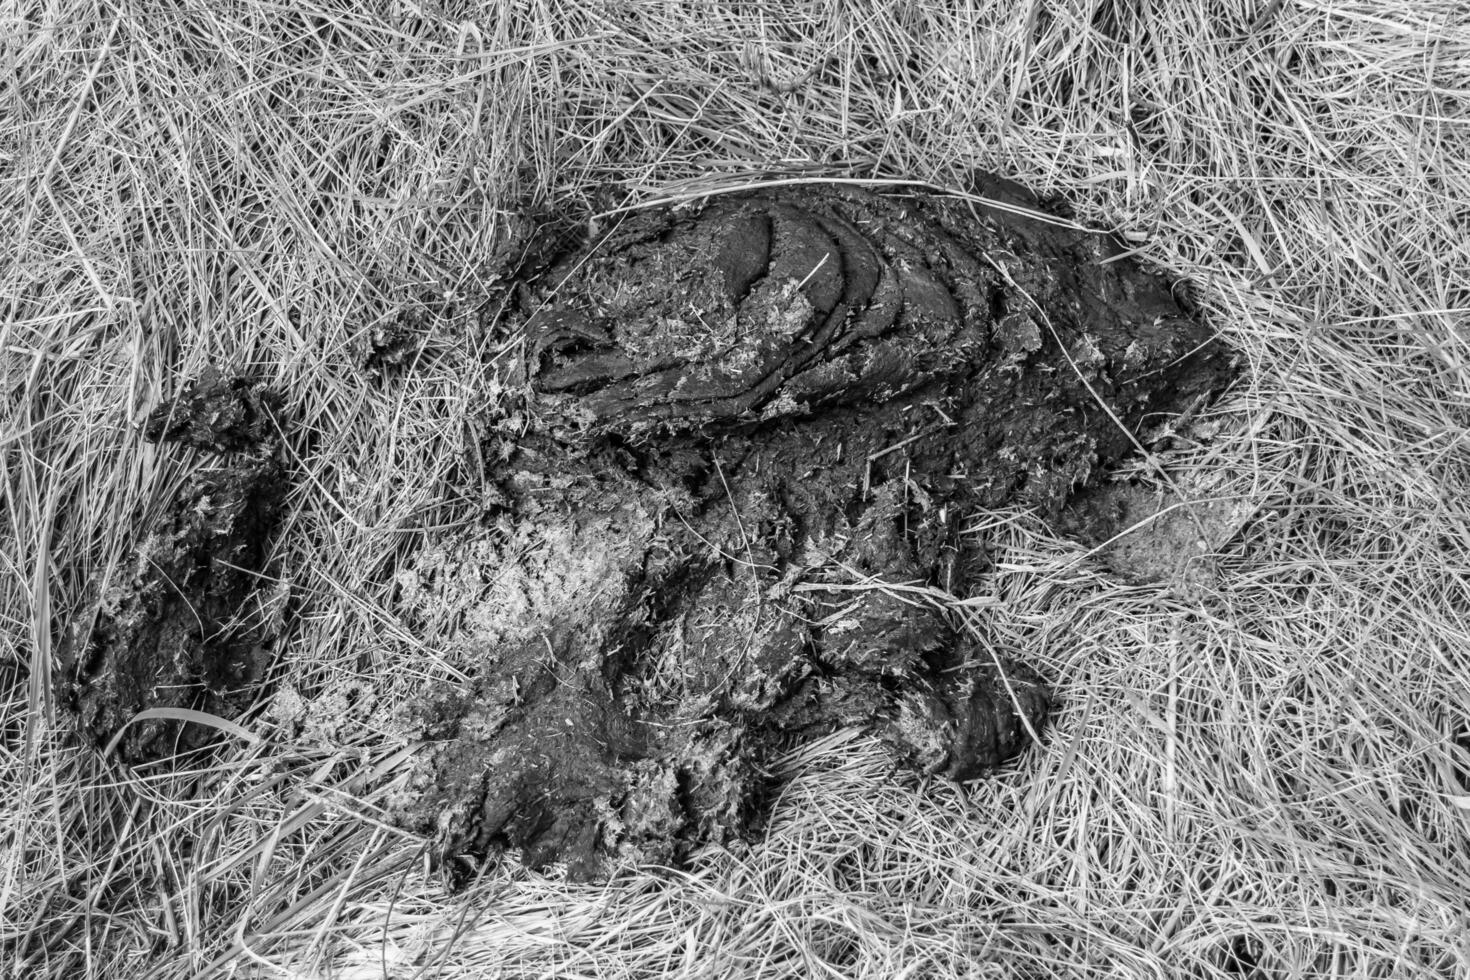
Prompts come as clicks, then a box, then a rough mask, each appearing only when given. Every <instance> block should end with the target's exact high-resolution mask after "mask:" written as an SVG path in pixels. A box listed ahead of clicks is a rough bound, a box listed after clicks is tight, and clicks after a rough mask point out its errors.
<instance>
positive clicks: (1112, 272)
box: [61, 187, 1231, 880]
mask: <svg viewBox="0 0 1470 980" xmlns="http://www.w3.org/2000/svg"><path fill="white" fill-rule="evenodd" d="M519 296H520V298H519V308H518V310H517V311H515V312H514V313H513V315H512V316H511V317H510V319H509V323H508V327H509V329H510V330H512V331H514V334H513V335H514V336H516V337H519V338H520V348H519V349H520V351H521V354H520V356H519V357H517V358H515V359H513V361H512V362H511V363H509V364H506V363H501V364H499V365H498V366H497V370H498V371H499V372H500V380H501V382H502V384H503V387H505V388H506V389H507V390H509V391H511V392H512V393H513V394H512V396H511V397H510V398H509V399H497V404H496V405H494V406H490V407H488V408H487V410H486V411H487V415H488V416H493V418H492V419H490V422H491V424H489V425H487V427H486V429H487V431H489V432H491V433H493V435H491V436H490V437H488V438H487V440H486V442H485V444H484V445H482V446H480V447H477V448H478V450H479V452H478V455H479V458H480V459H481V460H483V461H485V462H484V465H483V469H482V472H483V478H482V479H483V485H482V486H480V487H479V488H478V490H479V491H480V493H481V496H482V498H483V499H484V500H485V505H484V512H483V515H482V517H481V519H480V520H479V521H478V523H477V524H476V525H475V526H474V527H471V528H469V529H466V530H465V531H464V532H462V535H461V540H460V541H459V542H458V544H457V545H455V546H454V547H457V548H458V553H461V554H470V553H473V554H475V555H476V556H477V560H478V561H480V562H481V563H483V565H484V566H485V567H486V568H487V569H488V570H489V572H488V573H487V574H486V575H485V576H484V578H483V582H482V585H483V588H482V589H481V590H480V593H479V594H478V595H477V596H476V597H475V608H474V609H473V610H471V611H470V613H469V614H467V615H466V616H464V617H462V618H463V619H464V621H465V622H466V623H468V624H470V625H469V626H466V628H465V629H464V630H463V632H462V635H460V636H457V637H438V638H436V639H440V640H443V641H445V642H454V643H457V644H458V645H459V647H460V650H461V652H462V653H463V654H464V656H462V657H461V658H460V662H461V663H464V664H468V673H469V674H470V675H471V681H470V683H469V684H468V685H463V686H460V687H454V686H447V687H446V688H445V689H443V690H439V691H433V692H429V693H427V694H425V695H424V696H423V697H421V698H420V699H419V700H418V701H417V702H416V703H414V704H413V705H412V706H411V707H410V708H409V709H408V711H407V713H406V717H407V718H408V720H409V723H410V725H411V727H412V729H413V734H414V735H416V736H417V737H419V738H421V739H423V740H424V742H425V747H424V749H423V750H422V751H421V752H420V753H419V755H418V757H417V760H416V762H415V763H414V769H413V771H412V773H411V774H410V778H409V785H408V789H407V791H406V792H405V793H404V794H402V795H401V797H400V799H399V802H398V805H397V807H396V810H395V812H394V818H395V819H396V820H398V821H399V822H400V823H401V824H402V825H404V826H407V827H410V828H412V829H415V830H417V831H420V832H423V833H425V834H428V835H432V836H434V837H435V838H436V839H437V845H438V846H437V851H438V853H439V854H440V855H441V857H442V858H443V860H444V862H445V867H446V869H447V870H448V871H449V873H450V876H451V878H452V879H460V880H462V879H463V878H464V877H465V876H466V875H471V874H473V873H474V872H475V870H476V869H477V868H478V867H479V866H480V865H481V862H482V861H483V859H485V858H487V857H491V856H494V855H497V854H501V853H504V852H507V851H516V852H518V853H519V855H520V857H521V859H522V860H523V861H524V862H525V863H526V864H528V865H530V866H533V867H537V868H544V867H548V866H558V867H562V868H564V869H565V871H566V873H567V874H568V875H570V876H571V877H574V878H596V877H600V876H603V875H605V874H607V873H608V872H609V871H610V870H612V869H613V868H614V867H616V866H617V865H618V864H620V863H625V862H633V863H638V864H658V865H678V864H680V863H681V862H685V861H687V860H688V859H689V858H690V857H691V856H693V855H694V854H695V853H696V852H697V851H699V850H700V849H701V848H703V847H705V846H708V845H715V846H721V845H731V844H733V843H735V842H738V841H741V840H744V839H747V838H748V837H749V835H750V834H751V833H752V832H754V831H755V830H757V829H758V828H759V827H760V825H761V821H762V815H763V813H764V811H765V807H766V805H767V802H768V800H769V797H770V795H771V792H772V789H773V787H772V785H771V777H770V770H771V765H772V763H773V762H774V761H775V760H776V759H778V758H779V757H780V756H782V755H783V754H784V753H787V752H789V751H790V750H791V749H792V748H793V747H796V746H798V745H800V744H801V743H802V742H803V741H806V740H810V739H812V738H814V737H817V736H820V735H823V734H826V733H829V732H831V731H833V730H835V729H837V728H841V727H847V726H862V727H866V728H867V729H869V730H870V731H872V732H874V733H875V734H877V735H878V736H879V737H881V738H882V739H883V740H884V741H885V742H886V743H887V744H888V745H890V746H891V747H892V750H893V754H894V758H895V760H896V761H897V762H898V763H899V764H901V765H903V766H906V767H909V768H910V769H912V770H913V771H916V772H920V773H927V774H935V775H939V776H943V777H947V778H950V779H955V780H965V779H970V778H973V777H976V776H979V775H983V774H985V773H986V772H988V771H990V770H993V769H994V768H995V767H996V766H998V765H1000V764H1002V763H1003V762H1005V761H1006V760H1007V759H1009V758H1011V757H1012V756H1014V755H1015V754H1016V753H1017V752H1019V751H1020V750H1021V749H1023V748H1024V746H1025V745H1026V744H1027V743H1028V742H1029V741H1030V740H1031V739H1033V738H1034V737H1037V736H1038V735H1040V733H1042V732H1043V729H1044V724H1045V719H1046V715H1047V711H1048V709H1049V707H1050V705H1051V701H1052V696H1051V693H1050V689H1049V687H1048V684H1047V682H1046V680H1045V679H1044V678H1043V677H1041V676H1040V675H1039V674H1038V673H1037V672H1035V671H1034V670H1032V669H1030V668H1029V667H1028V666H1026V665H1025V664H1024V663H1022V662H1019V661H1018V660H1016V659H1013V658H1012V657H1007V656H1002V655H999V654H997V653H996V652H995V649H994V645H993V644H989V643H987V642H985V639H984V637H977V636H975V635H974V634H973V633H970V632H967V631H966V629H964V628H961V626H960V624H959V623H957V622H955V621H954V620H953V619H952V618H950V617H949V616H947V614H946V612H945V606H944V603H943V602H942V601H938V600H941V599H942V598H943V597H945V596H947V595H953V596H960V597H963V596H966V595H968V594H969V592H970V591H971V590H972V588H973V586H974V583H975V582H976V581H977V580H978V577H979V576H980V575H981V574H983V573H984V571H985V570H986V568H987V562H988V560H989V559H988V556H987V555H986V554H985V553H984V551H983V548H982V547H980V546H979V545H978V544H976V543H975V541H974V540H973V536H968V535H966V533H965V529H966V527H967V526H968V523H969V522H970V521H971V520H972V518H973V517H974V516H975V514H976V513H977V512H978V511H980V510H983V509H986V508H995V507H1001V506H1015V505H1021V506H1027V507H1030V508H1033V509H1034V510H1036V511H1037V512H1038V513H1039V514H1040V515H1041V516H1043V517H1045V518H1054V517H1055V516H1056V515H1058V514H1059V513H1060V511H1061V509H1062V508H1063V507H1064V505H1065V504H1066V503H1067V501H1068V499H1069V497H1070V496H1071V495H1072V494H1073V492H1074V491H1075V490H1076V489H1078V488H1081V487H1085V486H1087V485H1089V484H1090V483H1095V482H1096V481H1097V478H1098V477H1099V476H1100V475H1101V474H1103V473H1105V472H1106V471H1107V470H1108V468H1109V467H1111V466H1113V465H1114V464H1116V463H1117V462H1119V461H1120V460H1122V459H1123V458H1124V457H1125V456H1126V455H1127V454H1129V453H1130V452H1131V451H1132V450H1133V449H1134V448H1135V446H1136V440H1137V439H1139V438H1142V437H1144V436H1143V435H1142V434H1143V433H1145V432H1146V431H1147V430H1148V429H1149V428H1150V427H1151V426H1153V425H1154V424H1155V423H1157V422H1158V421H1159V420H1161V419H1163V418H1166V417H1168V416H1169V415H1171V414H1177V413H1180V412H1183V411H1187V410H1190V409H1193V408H1195V407H1197V406H1199V405H1200V404H1201V403H1203V402H1204V401H1206V400H1208V399H1209V398H1210V397H1211V396H1213V395H1214V394H1215V393H1217V392H1218V391H1219V390H1220V389H1221V388H1222V387H1223V386H1224V385H1225V384H1226V383H1227V382H1228V380H1229V378H1230V373H1231V364H1230V359H1229V356H1228V352H1227V351H1225V350H1224V349H1223V348H1222V347H1221V346H1220V345H1218V344H1217V343H1215V342H1213V340H1212V338H1211V335H1210V333H1209V331H1208V330H1207V329H1206V328H1205V327H1204V326H1203V325H1201V324H1200V323H1199V322H1198V321H1197V320H1196V319H1194V318H1193V317H1191V316H1190V315H1188V314H1187V313H1186V311H1185V310H1184V309H1182V308H1181V306H1180V304H1179V302H1178V301H1177V300H1176V298H1175V296H1174V294H1173V293H1172V292H1171V290H1170V288H1169V285H1168V283H1167V282H1166V281H1165V280H1163V279H1161V278H1160V277H1159V276H1157V275H1156V274H1153V273H1151V272H1148V271H1146V270H1144V269H1141V268H1140V267H1138V266H1137V265H1136V264H1134V263H1133V262H1131V261H1130V260H1128V259H1126V258H1119V257H1118V256H1117V255H1116V252H1115V249H1113V248H1112V247H1111V246H1110V245H1109V243H1108V242H1107V241H1106V240H1105V239H1104V238H1102V237H1100V236H1094V235H1087V234H1081V233H1077V232H1073V231H1069V230H1065V229H1063V228H1061V227H1060V226H1058V225H1055V224H1052V223H1047V222H1042V221H1038V220H1035V219H1032V218H1025V217H1018V216H1015V215H1013V214H1012V213H1009V212H1006V211H1001V210H990V209H983V210H982V209H977V208H975V207H972V206H971V205H969V204H967V203H965V202H964V201H962V200H958V199H953V198H945V197H939V196H934V195H913V194H905V195H894V196H880V195H876V194H872V193H866V192H862V191H856V190H847V189H836V188H831V187H824V188H818V187H803V188H797V189H785V190H779V191H766V192H756V193H746V194H741V195H733V196H725V197H717V198H713V199H711V200H709V201H707V202H706V203H704V204H703V205H702V206H699V207H688V208H678V209H671V208H663V209H659V210H649V211H645V212H641V213H638V214H636V215H635V216H632V217H629V218H627V219H626V220H623V221H622V222H621V223H619V224H618V225H617V226H616V227H614V228H612V229H611V230H610V231H608V232H607V233H606V234H605V235H603V236H601V237H600V238H598V240H596V241H593V242H589V243H586V244H583V245H581V246H580V247H577V248H575V249H573V250H572V251H571V252H569V253H567V254H564V255H562V256H560V257H559V258H555V259H554V260H552V261H550V262H549V263H548V264H547V265H546V266H545V267H544V268H542V269H541V270H539V272H537V274H535V275H534V276H531V277H529V278H528V279H527V281H525V282H524V283H523V284H522V288H521V290H520V294H519ZM196 403H197V404H196ZM274 405H275V402H273V401H272V400H271V399H270V397H269V396H268V395H267V394H266V393H263V392H262V391H261V390H260V389H259V388H258V387H254V386H251V385H249V384H247V383H245V382H242V381H238V380H236V381H230V380H227V379H222V378H219V377H216V376H210V377H208V378H205V379H203V380H202V381H201V383H200V384H198V385H195V386H193V387H191V388H190V389H188V391H187V392H186V395H185V397H184V399H183V400H182V401H181V402H180V404H178V405H175V406H171V407H169V408H168V409H167V411H166V412H165V413H164V414H160V415H157V416H155V421H154V423H153V425H152V428H151V434H152V435H153V437H154V438H155V439H158V440H161V441H165V442H167V441H173V442H176V443H182V444H184V445H188V446H192V447H193V448H196V449H201V450H207V451H208V452H210V453H212V454H215V455H216V456H217V457H218V458H219V460H220V461H221V462H220V465H218V466H215V467H213V468H207V469H206V470H205V471H203V473H202V474H201V475H200V476H199V477H197V478H196V479H195V481H194V482H193V483H191V484H189V485H188V486H186V487H185V488H184V489H183V490H182V491H181V493H180V495H179V497H178V500H177V501H176V503H175V506H174V507H173V509H172V511H170V513H168V514H166V515H164V517H163V518H162V519H161V520H160V521H159V522H158V527H157V528H156V529H155V531H154V533H153V534H151V535H149V536H148V538H147V541H146V543H145V546H144V549H143V551H144V552H146V553H143V552H140V556H139V561H138V562H137V563H136V568H135V569H134V571H135V573H136V574H133V575H131V576H130V577H127V578H126V580H123V581H119V582H116V583H113V584H112V586H111V587H110V589H109V591H108V593H107V595H105V596H102V597H99V598H98V601H97V602H96V603H95V604H94V606H93V608H92V610H91V614H90V615H89V616H88V617H84V618H83V619H82V620H81V621H79V622H80V625H78V626H76V627H75V628H74V629H73V630H72V633H73V634H74V635H70V636H69V639H68V641H67V643H66V644H65V645H64V649H65V651H66V653H65V655H64V663H63V668H64V669H63V670H62V674H61V683H62V688H63V694H64V695H65V698H66V699H67V701H68V703H70V704H72V705H73V706H74V707H76V708H77V712H78V715H79V718H80V720H81V724H80V727H81V729H82V730H83V731H85V732H87V733H88V734H90V735H92V736H94V737H96V738H97V739H98V740H105V739H107V738H110V737H111V736H112V734H113V733H115V732H116V731H117V730H118V729H120V728H121V727H122V726H123V725H124V724H126V722H127V721H128V719H129V718H131V717H132V716H133V715H134V714H135V713H136V712H137V711H140V710H143V709H146V708H148V707H155V706H157V705H158V704H159V703H160V701H159V698H160V697H164V698H165V701H164V702H163V703H166V704H167V705H170V706H175V707H205V708H207V709H208V710H211V711H214V712H216V713H218V714H222V715H225V716H229V715H231V714H235V713H238V711H239V710H242V708H241V703H240V701H239V698H238V691H239V690H240V688H241V686H242V685H245V686H248V683H249V682H250V681H251V680H252V679H253V678H258V676H259V673H260V667H259V664H257V663H256V662H255V659H254V658H255V657H256V655H257V654H258V653H259V651H260V649H261V645H262V644H263V643H268V642H270V641H271V640H272V639H273V638H269V637H261V636H258V635H254V634H252V633H251V632H250V629H249V628H246V627H244V626H242V625H241V624H242V623H244V622H248V617H241V616H239V612H240V610H241V609H242V608H243V607H244V605H245V604H246V603H247V602H248V601H249V599H250V596H249V595H248V593H249V592H250V590H251V589H252V588H255V587H256V586H255V583H256V582H257V580H261V579H262V578H263V576H262V575H261V574H260V573H261V571H262V569H263V562H264V560H265V559H264V556H265V554H266V550H265V548H266V546H265V542H266V540H267V538H268V536H269V534H270V533H271V531H272V528H273V527H274V525H275V521H276V517H277V515H278V513H279V510H280V502H281V499H282V498H281V492H282V485H283V484H284V482H285V475H284V471H283V470H282V469H281V468H280V465H279V464H278V463H277V462H276V460H277V458H278V454H277V453H276V441H275V434H276V433H277V432H279V426H278V425H275V424H274V422H273V424H272V427H271V431H270V432H269V433H267V432H257V431H255V429H256V428H260V425H259V424H258V423H260V421H261V420H266V419H269V420H274V419H275V414H274ZM161 411H163V410H161ZM1099 519H1101V518H1099ZM1074 523H1075V522H1074ZM1080 530H1081V531H1082V532H1084V533H1085V532H1087V531H1088V530H1089V529H1088V528H1081V529H1080ZM1091 530H1093V531H1097V530H1098V529H1096V528H1094V529H1091ZM451 550H453V548H451ZM441 558H442V552H441ZM412 565H413V559H412V558H410V560H409V562H408V567H406V568H405V569H404V570H403V573H402V574H403V575H404V576H405V578H404V579H403V581H405V582H409V581H411V580H413V579H414V574H415V573H414V569H413V567H412ZM413 591H414V590H413V589H409V588H407V587H405V589H404V594H403V595H402V597H401V598H402V602H403V604H404V614H405V615H406V616H410V618H411V613H412V609H411V607H412V605H413V602H414V601H415V598H414V595H413V594H411V593H412V592H413ZM419 591H422V589H420V590H419ZM160 691H165V692H168V693H167V694H166V695H160V694H159V692H160ZM150 692H151V693H150ZM230 692H234V693H230ZM165 715H166V716H167V713H165ZM164 736H169V738H168V739H164ZM178 737H179V736H178V731H177V724H176V722H175V721H173V720H170V718H169V717H166V718H165V719H164V720H158V719H156V718H155V719H154V721H153V722H151V723H150V724H149V725H145V726H140V727H138V728H137V730H136V732H134V733H133V735H132V736H131V737H129V738H125V739H123V740H122V741H121V746H122V750H123V754H124V756H125V757H127V758H130V759H140V758H149V757H157V756H158V755H160V754H161V753H163V752H164V751H165V750H170V751H171V750H172V748H174V747H177V745H178V744H179V743H178ZM160 739H163V741H160Z"/></svg>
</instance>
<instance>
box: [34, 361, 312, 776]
mask: <svg viewBox="0 0 1470 980" xmlns="http://www.w3.org/2000/svg"><path fill="white" fill-rule="evenodd" d="M279 425H280V400H279V398H278V397H277V396H276V395H275V394H274V393H272V392H271V391H269V390H268V389H266V388H264V387H263V386H261V385H259V384H255V383H252V382H251V381H249V380H248V379H245V378H239V377H226V376H223V375H221V374H220V373H219V372H218V371H215V370H213V369H210V370H208V371H206V372H205V373H204V374H203V375H202V376H201V377H200V378H198V379H197V380H196V381H194V382H192V383H190V384H188V385H186V386H185V388H184V391H183V392H182V394H181V395H180V397H179V399H178V401H177V402H176V403H173V404H169V405H164V406H161V407H159V408H158V409H157V410H155V411H154V412H153V413H152V414H151V415H150V416H149V418H148V420H147V422H146V423H145V425H144V435H145V437H146V438H148V439H149V440H150V441H153V442H156V443H159V444H160V445H162V446H175V447H179V448H188V449H194V450H198V451H201V452H203V453H204V454H206V459H207V460H208V462H207V463H206V465H204V466H203V467H201V468H199V469H198V470H197V471H196V472H195V473H194V474H193V475H192V476H190V477H189V478H188V479H187V480H186V481H184V483H183V484H182V485H181V486H180V487H179V488H178V490H177V492H176V493H175V494H174V495H173V497H172V499H171V500H170V501H169V502H168V503H167V506H166V507H165V508H164V509H163V511H162V513H160V514H159V515H158V516H157V517H156V519H154V520H152V521H151V522H150V525H149V527H148V528H147V529H146V532H145V533H144V534H143V535H142V536H141V540H140V543H139V545H138V547H137V549H136V551H135V552H134V554H133V555H132V556H131V558H130V560H129V561H128V562H126V563H124V564H123V565H121V566H119V567H118V569H117V570H116V572H115V574H114V575H113V577H112V578H111V579H110V580H108V581H105V582H99V583H98V585H97V586H95V588H94V591H93V595H92V597H91V601H90V602H89V603H87V604H86V606H85V608H84V609H83V611H82V613H81V614H80V615H78V616H76V617H75V618H73V619H72V620H71V622H69V623H67V624H66V625H65V628H64V630H63V632H62V635H61V642H60V644H59V658H58V659H59V670H58V672H57V676H56V693H57V698H58V701H59V702H60V704H62V705H63V706H64V707H66V708H69V709H70V711H71V713H72V715H73V720H74V722H75V727H76V730H77V731H78V732H79V733H80V734H81V735H83V736H84V737H85V738H87V739H89V740H92V741H93V742H95V743H96V744H97V745H99V746H101V745H106V744H107V743H108V742H109V741H111V740H112V739H113V737H114V736H115V735H118V734H119V733H121V735H120V738H119V740H118V742H117V751H118V755H119V757H120V758H122V759H123V760H125V761H127V762H148V761H154V760H158V759H161V758H164V757H167V756H170V755H173V754H175V753H176V752H179V751H181V750H187V749H191V748H197V747H199V746H201V745H204V744H205V743H207V742H209V741H211V740H212V739H213V738H215V737H217V734H218V733H217V732H215V731H214V730H212V729H211V728H209V727H207V726H201V725H197V724H182V723H181V722H180V721H179V720H178V716H177V713H175V714H174V717H169V715H170V712H168V711H164V712H163V713H162V714H161V715H154V716H150V717H145V718H143V719H142V720H139V721H136V722H134V720H133V719H134V717H135V716H136V715H137V714H138V713H139V712H142V711H146V710H149V709H192V710H198V711H205V712H208V713H210V714H214V715H217V716H220V717H224V718H233V717H235V716H236V715H238V714H240V713H241V712H242V711H244V710H245V709H246V708H248V707H249V705H250V703H251V701H252V699H253V696H254V694H255V687H256V685H257V683H258V681H259V680H260V679H261V675H262V673H263V672H264V670H265V668H266V666H267V660H268V654H267V647H268V644H269V643H270V641H271V639H272V638H271V637H269V636H266V635H264V634H263V633H262V632H261V630H260V629H259V628H258V627H257V626H253V625H251V624H250V617H249V615H248V614H249V612H250V610H251V601H252V598H253V597H254V596H255V594H256V592H257V590H258V589H259V588H260V587H261V575H260V573H261V572H263V571H264V570H265V564H266V558H267V555H268V549H269V545H270V541H271V538H272V536H273V534H274V533H275V530H276V527H277V524H278V522H279V520H280V516H281V513H282V506H283V504H284V499H285V482H286V481H285V473H284V471H283V467H282V466H281V463H280V461H279V457H278V454H277V452H276V449H277V448H278V447H279V445H280V429H279Z"/></svg>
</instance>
